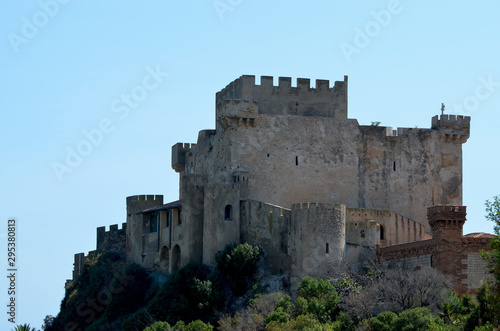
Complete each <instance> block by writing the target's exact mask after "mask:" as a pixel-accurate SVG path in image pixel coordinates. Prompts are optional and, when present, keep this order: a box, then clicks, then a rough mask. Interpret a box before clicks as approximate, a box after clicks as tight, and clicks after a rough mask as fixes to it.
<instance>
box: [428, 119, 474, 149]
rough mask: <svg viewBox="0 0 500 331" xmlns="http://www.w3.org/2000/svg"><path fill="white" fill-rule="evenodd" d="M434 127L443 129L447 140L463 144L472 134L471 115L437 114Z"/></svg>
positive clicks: (433, 120) (433, 123)
mask: <svg viewBox="0 0 500 331" xmlns="http://www.w3.org/2000/svg"><path fill="white" fill-rule="evenodd" d="M432 129H434V130H439V131H441V132H442V139H443V140H444V141H445V142H449V143H461V144H463V143H465V142H466V141H467V139H469V136H470V116H457V115H441V116H438V115H436V116H434V117H433V118H432Z"/></svg>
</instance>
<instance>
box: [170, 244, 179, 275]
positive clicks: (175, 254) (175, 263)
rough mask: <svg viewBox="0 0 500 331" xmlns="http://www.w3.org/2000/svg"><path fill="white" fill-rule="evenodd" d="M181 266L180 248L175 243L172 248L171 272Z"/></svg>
mask: <svg viewBox="0 0 500 331" xmlns="http://www.w3.org/2000/svg"><path fill="white" fill-rule="evenodd" d="M180 267H181V248H180V247H179V245H175V246H174V248H173V249H172V272H176V271H177V270H179V269H180Z"/></svg>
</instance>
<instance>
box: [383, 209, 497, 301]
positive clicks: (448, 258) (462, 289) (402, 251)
mask: <svg viewBox="0 0 500 331" xmlns="http://www.w3.org/2000/svg"><path fill="white" fill-rule="evenodd" d="M427 211H428V217H429V224H430V225H431V227H432V239H430V240H424V241H418V242H413V243H407V244H400V245H394V246H388V247H380V246H379V247H378V249H377V256H378V257H379V259H380V261H381V262H383V263H387V264H389V265H393V266H398V267H401V266H403V267H406V268H410V269H414V268H416V267H424V266H431V267H435V268H437V269H438V270H439V271H441V272H442V273H443V274H445V275H447V276H448V277H450V279H451V281H452V285H453V287H454V290H455V291H457V292H458V293H467V292H474V291H475V290H476V289H477V288H478V287H479V282H480V280H482V279H484V278H486V277H487V276H488V272H487V268H486V263H485V262H484V261H482V259H481V256H480V253H479V252H480V251H481V250H489V246H488V244H489V243H490V242H491V238H492V236H486V237H484V238H474V237H468V236H465V237H464V236H462V228H463V224H464V223H465V221H466V207H465V206H448V205H447V206H443V205H440V206H433V207H429V208H428V209H427Z"/></svg>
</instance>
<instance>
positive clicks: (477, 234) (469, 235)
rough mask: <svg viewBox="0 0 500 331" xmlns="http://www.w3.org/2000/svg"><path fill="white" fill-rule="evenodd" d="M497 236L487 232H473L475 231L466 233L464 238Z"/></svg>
mask: <svg viewBox="0 0 500 331" xmlns="http://www.w3.org/2000/svg"><path fill="white" fill-rule="evenodd" d="M493 237H495V235H493V234H491V233H485V232H473V233H469V234H466V235H465V236H464V238H489V239H491V238H493Z"/></svg>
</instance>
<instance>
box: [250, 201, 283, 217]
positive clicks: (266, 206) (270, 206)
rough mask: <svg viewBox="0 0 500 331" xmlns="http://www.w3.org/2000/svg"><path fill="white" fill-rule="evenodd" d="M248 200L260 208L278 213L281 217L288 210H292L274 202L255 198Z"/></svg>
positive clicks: (271, 212) (270, 212)
mask: <svg viewBox="0 0 500 331" xmlns="http://www.w3.org/2000/svg"><path fill="white" fill-rule="evenodd" d="M248 201H249V202H250V204H251V205H255V206H256V207H257V209H258V210H265V211H266V212H268V213H269V214H274V215H278V216H280V217H281V216H283V215H285V214H286V213H287V212H290V209H288V208H285V207H282V206H278V205H274V204H272V203H267V202H262V201H259V200H254V199H248Z"/></svg>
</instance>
